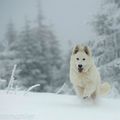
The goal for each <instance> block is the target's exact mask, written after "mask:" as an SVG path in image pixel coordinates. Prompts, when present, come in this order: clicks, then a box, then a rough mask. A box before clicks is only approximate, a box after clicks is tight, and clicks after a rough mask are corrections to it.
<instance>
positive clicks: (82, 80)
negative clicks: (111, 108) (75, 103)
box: [70, 45, 110, 99]
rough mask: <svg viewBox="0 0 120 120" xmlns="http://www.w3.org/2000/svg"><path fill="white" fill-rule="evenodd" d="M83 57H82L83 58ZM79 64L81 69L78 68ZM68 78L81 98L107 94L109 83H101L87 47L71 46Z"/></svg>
mask: <svg viewBox="0 0 120 120" xmlns="http://www.w3.org/2000/svg"><path fill="white" fill-rule="evenodd" d="M83 58H84V59H83ZM79 64H81V65H82V66H83V67H82V70H81V71H79V70H78V65H79ZM70 80H71V82H72V84H73V86H74V89H75V92H76V94H77V95H79V96H80V97H81V98H93V99H95V98H96V97H97V96H101V95H102V96H103V95H107V94H108V93H109V91H110V85H109V84H108V83H107V82H106V83H103V84H101V78H100V74H99V72H98V70H97V68H96V66H95V64H94V61H93V57H92V53H91V50H90V48H89V47H87V46H84V45H76V46H75V47H74V48H73V51H72V55H71V60H70Z"/></svg>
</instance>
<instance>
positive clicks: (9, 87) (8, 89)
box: [7, 64, 17, 94]
mask: <svg viewBox="0 0 120 120" xmlns="http://www.w3.org/2000/svg"><path fill="white" fill-rule="evenodd" d="M16 67H17V65H16V64H15V65H14V67H13V70H12V74H11V77H10V81H9V84H8V88H7V94H8V93H9V91H10V90H11V89H12V87H13V83H14V74H15V70H16Z"/></svg>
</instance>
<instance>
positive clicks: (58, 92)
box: [56, 83, 66, 94]
mask: <svg viewBox="0 0 120 120" xmlns="http://www.w3.org/2000/svg"><path fill="white" fill-rule="evenodd" d="M65 85H66V84H65V83H64V84H63V85H62V87H61V88H60V89H59V90H58V91H57V92H56V94H59V93H60V92H61V91H62V90H63V89H64V87H65Z"/></svg>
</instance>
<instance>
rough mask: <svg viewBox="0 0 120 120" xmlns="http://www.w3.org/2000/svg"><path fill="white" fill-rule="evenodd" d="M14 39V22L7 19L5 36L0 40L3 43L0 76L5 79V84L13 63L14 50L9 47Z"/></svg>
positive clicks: (0, 57)
mask: <svg viewBox="0 0 120 120" xmlns="http://www.w3.org/2000/svg"><path fill="white" fill-rule="evenodd" d="M16 39H17V32H16V29H15V26H14V23H13V21H9V23H8V24H7V27H6V33H5V38H4V39H3V40H2V41H1V42H2V43H4V44H3V45H4V50H3V51H2V52H1V53H0V68H1V69H0V77H1V78H3V79H5V80H7V84H8V83H9V79H10V76H11V70H12V68H13V66H14V64H15V63H14V60H13V56H14V51H11V50H10V48H11V47H12V44H13V43H14V42H15V41H16ZM2 43H1V44H2ZM7 84H6V85H7Z"/></svg>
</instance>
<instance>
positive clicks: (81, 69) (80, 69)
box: [78, 64, 83, 72]
mask: <svg viewBox="0 0 120 120" xmlns="http://www.w3.org/2000/svg"><path fill="white" fill-rule="evenodd" d="M78 71H79V72H82V71H83V65H81V64H79V65H78Z"/></svg>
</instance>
